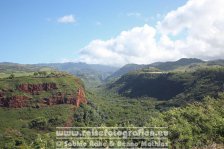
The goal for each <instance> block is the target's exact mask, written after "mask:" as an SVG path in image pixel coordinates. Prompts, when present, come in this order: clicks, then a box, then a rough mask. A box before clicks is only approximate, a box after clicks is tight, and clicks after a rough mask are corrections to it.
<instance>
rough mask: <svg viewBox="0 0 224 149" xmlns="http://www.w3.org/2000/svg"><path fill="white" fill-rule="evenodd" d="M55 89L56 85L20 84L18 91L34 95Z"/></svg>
mask: <svg viewBox="0 0 224 149" xmlns="http://www.w3.org/2000/svg"><path fill="white" fill-rule="evenodd" d="M54 89H57V85H56V83H42V84H21V85H19V86H18V90H20V91H23V92H26V93H35V92H39V91H49V90H54Z"/></svg>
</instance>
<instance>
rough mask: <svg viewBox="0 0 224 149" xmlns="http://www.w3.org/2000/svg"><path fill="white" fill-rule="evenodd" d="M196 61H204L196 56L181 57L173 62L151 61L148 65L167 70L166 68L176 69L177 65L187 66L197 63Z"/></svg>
mask: <svg viewBox="0 0 224 149" xmlns="http://www.w3.org/2000/svg"><path fill="white" fill-rule="evenodd" d="M197 63H204V61H202V60H200V59H196V58H182V59H180V60H178V61H174V62H159V63H152V64H150V66H152V67H156V68H158V69H160V70H163V71H168V70H174V69H177V68H178V67H183V66H188V65H191V64H197Z"/></svg>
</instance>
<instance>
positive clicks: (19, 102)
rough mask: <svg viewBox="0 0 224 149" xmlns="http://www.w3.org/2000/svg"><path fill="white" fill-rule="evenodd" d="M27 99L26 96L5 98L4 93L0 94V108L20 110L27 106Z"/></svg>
mask: <svg viewBox="0 0 224 149" xmlns="http://www.w3.org/2000/svg"><path fill="white" fill-rule="evenodd" d="M28 99H29V98H28V97H26V96H18V95H16V96H12V97H5V96H4V93H0V106H1V107H8V108H22V107H27V106H28V105H29V103H28V102H29V100H28Z"/></svg>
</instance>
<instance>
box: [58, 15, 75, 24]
mask: <svg viewBox="0 0 224 149" xmlns="http://www.w3.org/2000/svg"><path fill="white" fill-rule="evenodd" d="M57 21H58V23H64V24H69V23H75V22H76V19H75V17H74V16H73V15H66V16H63V17H60V18H58V20H57Z"/></svg>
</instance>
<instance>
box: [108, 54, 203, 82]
mask: <svg viewBox="0 0 224 149" xmlns="http://www.w3.org/2000/svg"><path fill="white" fill-rule="evenodd" d="M198 63H204V61H202V60H200V59H196V58H182V59H180V60H178V61H173V62H155V63H152V64H146V65H138V64H127V65H125V66H123V67H122V68H120V69H119V70H118V71H116V72H115V73H113V74H112V75H111V76H110V77H108V78H107V79H111V78H116V77H120V76H122V75H124V74H127V73H129V72H132V71H136V70H140V69H144V68H153V67H154V68H157V69H160V70H161V71H169V70H174V69H177V68H179V67H184V66H188V65H191V64H198Z"/></svg>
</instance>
